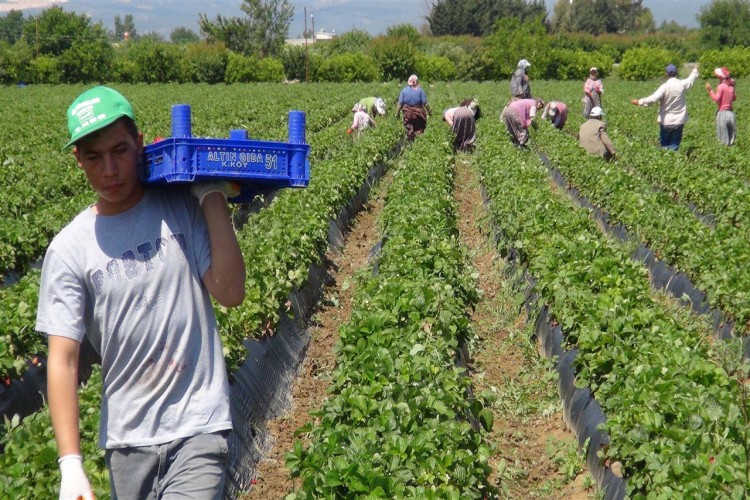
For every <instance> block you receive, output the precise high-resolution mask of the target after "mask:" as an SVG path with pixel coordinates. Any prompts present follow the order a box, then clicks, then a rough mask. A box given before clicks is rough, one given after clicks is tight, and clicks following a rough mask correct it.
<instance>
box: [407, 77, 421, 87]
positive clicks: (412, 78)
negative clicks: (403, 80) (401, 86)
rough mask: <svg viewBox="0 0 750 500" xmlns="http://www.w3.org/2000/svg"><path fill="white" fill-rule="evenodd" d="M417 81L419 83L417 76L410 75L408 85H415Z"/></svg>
mask: <svg viewBox="0 0 750 500" xmlns="http://www.w3.org/2000/svg"><path fill="white" fill-rule="evenodd" d="M417 83H419V78H417V75H411V76H410V77H409V80H408V84H409V86H410V87H416V86H417Z"/></svg>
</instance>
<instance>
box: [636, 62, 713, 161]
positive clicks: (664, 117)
mask: <svg viewBox="0 0 750 500" xmlns="http://www.w3.org/2000/svg"><path fill="white" fill-rule="evenodd" d="M666 71H667V81H666V82H665V83H663V84H662V85H661V86H660V87H659V88H658V89H656V92H654V93H653V94H651V95H650V96H648V97H644V98H642V99H633V100H632V101H630V102H631V103H632V104H634V105H636V106H649V105H651V104H653V103H655V102H658V103H659V115H658V116H657V117H656V121H658V122H659V141H660V142H661V147H663V148H664V149H671V150H673V151H677V149H678V148H679V147H680V142H681V141H682V129H683V128H684V126H685V122H687V120H688V112H687V104H686V102H685V92H687V90H688V89H689V88H690V87H692V86H693V84H694V83H695V80H696V79H697V78H698V65H697V64H696V65H695V66H694V67H693V71H691V72H690V76H688V77H687V78H685V79H683V80H679V79H677V68H676V67H675V65H674V64H670V65H668V66H667V67H666Z"/></svg>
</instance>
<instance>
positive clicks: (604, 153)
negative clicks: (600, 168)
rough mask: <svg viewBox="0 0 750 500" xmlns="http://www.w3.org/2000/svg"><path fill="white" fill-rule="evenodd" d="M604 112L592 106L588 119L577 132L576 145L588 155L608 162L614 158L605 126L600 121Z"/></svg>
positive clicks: (613, 147) (613, 148)
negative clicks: (599, 157)
mask: <svg viewBox="0 0 750 500" xmlns="http://www.w3.org/2000/svg"><path fill="white" fill-rule="evenodd" d="M602 116H604V111H602V108H600V107H599V106H594V108H593V109H592V110H591V113H590V114H589V119H588V120H586V121H585V122H583V123H582V124H581V128H580V129H579V130H578V144H580V145H581V147H582V148H583V149H585V150H586V151H588V152H589V153H590V154H594V155H599V156H601V157H602V158H604V159H605V160H607V161H609V160H611V159H612V158H614V157H615V146H614V145H613V144H612V141H611V140H609V136H608V135H607V125H606V124H605V123H604V122H603V121H602Z"/></svg>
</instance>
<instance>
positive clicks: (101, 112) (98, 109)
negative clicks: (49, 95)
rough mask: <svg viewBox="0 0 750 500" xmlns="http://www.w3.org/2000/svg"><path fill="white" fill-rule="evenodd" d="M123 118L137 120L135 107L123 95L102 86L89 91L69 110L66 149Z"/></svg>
mask: <svg viewBox="0 0 750 500" xmlns="http://www.w3.org/2000/svg"><path fill="white" fill-rule="evenodd" d="M123 116H128V117H130V118H131V119H133V120H135V114H134V113H133V107H132V106H131V105H130V103H129V102H128V100H127V99H125V98H124V97H123V96H122V94H120V93H119V92H117V91H116V90H114V89H111V88H109V87H104V86H102V85H100V86H98V87H94V88H91V89H89V90H87V91H86V92H84V93H83V94H81V95H79V96H78V97H77V98H76V100H75V101H73V104H71V105H70V107H69V108H68V131H69V132H70V141H68V143H67V144H66V145H65V148H67V147H68V146H70V145H72V144H75V143H76V142H77V141H79V140H80V139H81V138H83V137H86V136H87V135H89V134H90V133H92V132H96V131H97V130H99V129H101V128H104V127H106V126H107V125H110V124H112V123H114V121H115V120H117V119H118V118H121V117H123ZM63 149H64V148H63Z"/></svg>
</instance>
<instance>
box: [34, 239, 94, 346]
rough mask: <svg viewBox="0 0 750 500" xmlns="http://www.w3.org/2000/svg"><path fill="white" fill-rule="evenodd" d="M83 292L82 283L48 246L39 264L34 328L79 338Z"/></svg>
mask: <svg viewBox="0 0 750 500" xmlns="http://www.w3.org/2000/svg"><path fill="white" fill-rule="evenodd" d="M87 293H88V292H87V289H86V287H85V285H84V283H83V282H82V281H81V280H80V279H79V278H78V277H77V276H76V273H75V272H74V271H73V269H71V267H70V265H69V264H68V262H66V261H65V259H63V258H62V257H61V256H60V254H59V253H58V252H57V251H56V250H55V249H54V247H50V249H49V250H48V251H47V254H46V255H45V258H44V264H43V265H42V279H41V284H40V286H39V305H38V308H37V314H36V330H37V331H40V332H43V333H46V334H47V335H59V336H62V337H67V338H70V339H73V340H76V341H78V342H81V341H83V337H84V336H85V334H86V326H85V324H84V314H85V304H86V294H87Z"/></svg>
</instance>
